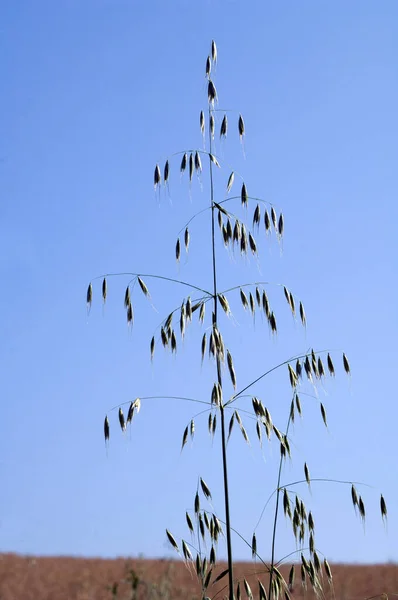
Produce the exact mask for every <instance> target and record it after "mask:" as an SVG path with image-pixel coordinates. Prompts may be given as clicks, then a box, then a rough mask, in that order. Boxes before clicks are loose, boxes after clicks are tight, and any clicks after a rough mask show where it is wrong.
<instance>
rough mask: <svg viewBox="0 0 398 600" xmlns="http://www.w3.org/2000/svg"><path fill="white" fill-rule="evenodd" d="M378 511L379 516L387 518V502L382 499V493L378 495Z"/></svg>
mask: <svg viewBox="0 0 398 600" xmlns="http://www.w3.org/2000/svg"><path fill="white" fill-rule="evenodd" d="M380 512H381V518H382V519H386V520H387V504H386V501H385V500H384V497H383V494H381V495H380Z"/></svg>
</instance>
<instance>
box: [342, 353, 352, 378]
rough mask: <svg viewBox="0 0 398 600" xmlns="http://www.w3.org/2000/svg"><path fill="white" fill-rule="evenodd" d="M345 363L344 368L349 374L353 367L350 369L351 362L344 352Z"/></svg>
mask: <svg viewBox="0 0 398 600" xmlns="http://www.w3.org/2000/svg"><path fill="white" fill-rule="evenodd" d="M343 365H344V370H345V372H346V373H347V375H350V373H351V369H350V363H349V362H348V359H347V357H346V355H345V354H344V352H343Z"/></svg>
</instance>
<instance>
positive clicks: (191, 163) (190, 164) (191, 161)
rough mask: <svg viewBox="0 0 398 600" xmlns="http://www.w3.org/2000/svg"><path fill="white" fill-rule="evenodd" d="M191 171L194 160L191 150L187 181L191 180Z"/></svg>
mask: <svg viewBox="0 0 398 600" xmlns="http://www.w3.org/2000/svg"><path fill="white" fill-rule="evenodd" d="M193 171H194V161H193V154H192V152H191V154H190V155H189V181H192V177H193Z"/></svg>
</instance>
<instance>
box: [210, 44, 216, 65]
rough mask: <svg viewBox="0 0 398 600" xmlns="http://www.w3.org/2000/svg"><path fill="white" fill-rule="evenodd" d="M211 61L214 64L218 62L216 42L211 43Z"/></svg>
mask: <svg viewBox="0 0 398 600" xmlns="http://www.w3.org/2000/svg"><path fill="white" fill-rule="evenodd" d="M211 60H212V61H213V63H216V62H217V46H216V42H215V41H214V40H212V42H211Z"/></svg>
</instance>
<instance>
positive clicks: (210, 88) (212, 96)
mask: <svg viewBox="0 0 398 600" xmlns="http://www.w3.org/2000/svg"><path fill="white" fill-rule="evenodd" d="M207 98H208V101H209V104H210V106H214V103H215V102H217V90H216V86H215V85H214V83H213V82H212V80H211V79H209V83H208V85H207Z"/></svg>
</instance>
